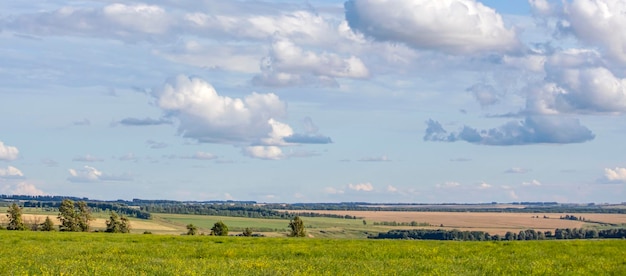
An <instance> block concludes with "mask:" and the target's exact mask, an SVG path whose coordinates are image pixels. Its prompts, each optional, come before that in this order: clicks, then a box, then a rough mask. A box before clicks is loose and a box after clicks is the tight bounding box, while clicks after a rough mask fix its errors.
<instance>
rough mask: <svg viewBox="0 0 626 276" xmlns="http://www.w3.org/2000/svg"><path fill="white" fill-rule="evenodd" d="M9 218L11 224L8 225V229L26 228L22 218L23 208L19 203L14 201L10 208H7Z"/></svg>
mask: <svg viewBox="0 0 626 276" xmlns="http://www.w3.org/2000/svg"><path fill="white" fill-rule="evenodd" d="M7 218H8V219H9V224H8V225H7V230H21V231H23V230H26V229H27V228H26V225H25V224H24V221H23V220H22V208H20V206H18V205H17V204H15V203H13V204H12V205H11V206H10V207H9V210H7Z"/></svg>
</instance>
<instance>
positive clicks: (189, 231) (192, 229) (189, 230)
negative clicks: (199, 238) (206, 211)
mask: <svg viewBox="0 0 626 276" xmlns="http://www.w3.org/2000/svg"><path fill="white" fill-rule="evenodd" d="M196 234H198V227H196V226H195V225H193V224H191V223H190V224H187V235H190V236H194V235H196Z"/></svg>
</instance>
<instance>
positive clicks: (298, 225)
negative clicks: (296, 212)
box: [289, 216, 306, 237]
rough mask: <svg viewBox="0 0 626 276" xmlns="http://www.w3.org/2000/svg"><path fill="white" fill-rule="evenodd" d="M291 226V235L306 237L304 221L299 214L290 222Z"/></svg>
mask: <svg viewBox="0 0 626 276" xmlns="http://www.w3.org/2000/svg"><path fill="white" fill-rule="evenodd" d="M289 228H291V232H290V233H289V236H290V237H305V236H306V231H305V230H304V222H303V221H302V219H300V217H299V216H296V217H295V218H293V219H292V220H291V221H290V222H289Z"/></svg>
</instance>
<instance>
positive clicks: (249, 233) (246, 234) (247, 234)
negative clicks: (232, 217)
mask: <svg viewBox="0 0 626 276" xmlns="http://www.w3.org/2000/svg"><path fill="white" fill-rule="evenodd" d="M241 235H242V236H244V237H252V229H250V228H248V227H246V229H243V232H242V233H241Z"/></svg>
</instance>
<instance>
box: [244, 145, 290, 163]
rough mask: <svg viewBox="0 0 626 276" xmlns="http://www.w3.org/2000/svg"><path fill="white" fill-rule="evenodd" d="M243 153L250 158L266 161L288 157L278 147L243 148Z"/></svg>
mask: <svg viewBox="0 0 626 276" xmlns="http://www.w3.org/2000/svg"><path fill="white" fill-rule="evenodd" d="M243 153H244V155H246V156H248V157H252V158H258V159H266V160H279V159H283V158H285V157H286V156H285V155H284V154H283V151H282V150H281V149H280V148H279V147H276V146H249V147H245V148H243Z"/></svg>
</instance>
